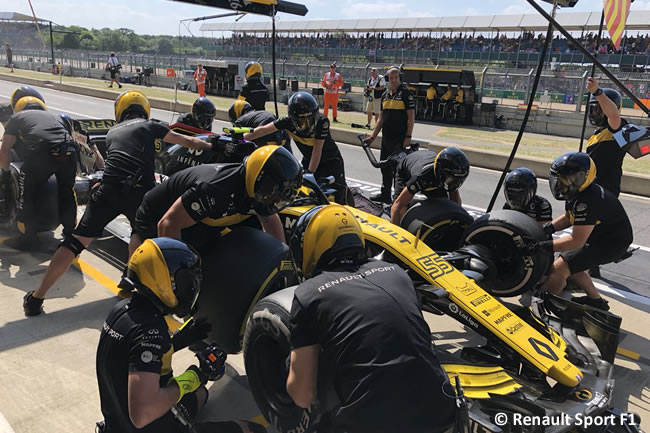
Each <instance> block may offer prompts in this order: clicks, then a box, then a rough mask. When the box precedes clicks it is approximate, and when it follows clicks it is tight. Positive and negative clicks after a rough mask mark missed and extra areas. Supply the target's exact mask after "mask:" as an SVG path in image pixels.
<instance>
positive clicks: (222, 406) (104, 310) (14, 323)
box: [0, 82, 650, 433]
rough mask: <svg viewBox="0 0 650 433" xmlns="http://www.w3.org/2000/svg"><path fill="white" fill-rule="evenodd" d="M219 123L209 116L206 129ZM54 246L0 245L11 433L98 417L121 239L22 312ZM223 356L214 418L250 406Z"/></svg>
mask: <svg viewBox="0 0 650 433" xmlns="http://www.w3.org/2000/svg"><path fill="white" fill-rule="evenodd" d="M14 88H15V84H13V83H3V82H0V101H1V100H2V99H4V98H6V97H7V96H8V95H9V94H10V93H11V91H12V90H13V89H14ZM39 90H41V91H42V93H43V96H44V97H45V98H46V100H47V102H48V106H49V107H50V109H51V110H52V111H55V112H56V111H59V112H67V113H70V114H71V115H73V116H74V117H96V118H112V117H113V105H112V104H111V103H110V102H109V101H106V100H103V99H97V98H90V97H83V96H79V95H70V94H65V93H60V92H56V91H52V90H49V89H39ZM152 116H153V117H156V118H158V119H161V120H165V121H171V120H172V113H170V112H167V111H161V110H152ZM224 125H225V124H223V123H220V122H215V128H214V129H215V130H218V128H220V127H221V126H224ZM341 151H342V152H343V155H344V158H345V161H346V171H347V173H348V176H349V177H350V178H354V179H358V180H362V181H363V183H360V185H361V186H363V187H364V188H365V189H366V190H368V191H370V190H372V189H373V188H375V187H374V186H373V185H372V184H371V183H372V182H377V181H378V180H379V173H378V171H377V170H375V169H373V168H372V167H370V165H369V164H368V162H367V160H366V159H365V155H363V153H362V152H361V149H359V148H357V147H352V146H345V145H342V146H341ZM497 179H498V173H495V172H492V171H487V170H476V169H473V171H472V174H471V175H470V178H469V179H468V182H467V183H466V184H465V186H464V187H463V199H464V202H465V203H466V204H469V205H471V206H475V207H477V208H482V207H485V206H486V204H487V202H488V201H489V197H490V195H491V193H492V189H493V186H494V185H495V183H496V180H497ZM546 190H547V184H546V183H543V182H542V183H541V186H540V192H541V193H542V194H543V195H545V196H548V195H549V194H546ZM623 202H624V205H625V207H626V209H627V210H628V213H630V217H631V218H633V225H634V228H635V234H636V235H637V238H636V241H637V243H641V244H643V245H649V244H650V240H647V241H644V240H642V239H643V236H646V239H647V237H649V234H648V232H649V231H648V230H647V228H648V227H647V224H645V223H643V212H645V211H647V210H648V208H650V201H646V200H643V199H636V198H628V197H625V198H624V199H623ZM553 204H554V205H555V209H556V212H555V213H556V214H558V213H559V212H558V210H561V208H560V207H559V205H558V204H557V203H556V202H554V203H553ZM499 206H500V204H499ZM631 210H632V211H631ZM644 231H645V234H644ZM640 239H641V240H640ZM54 246H55V242H54V241H53V240H50V242H49V243H48V249H49V251H46V252H43V253H37V254H18V253H15V252H13V251H12V250H10V249H8V248H7V247H3V246H1V245H0V262H1V263H0V372H1V374H0V410H2V412H3V413H4V416H5V418H7V420H8V422H9V423H10V424H11V426H12V427H13V429H14V430H15V431H16V432H41V431H42V432H48V433H49V432H51V431H66V432H77V431H78V432H82V431H84V432H87V431H91V429H92V425H93V424H92V423H93V422H94V421H96V420H98V419H100V417H101V413H100V412H99V401H98V395H97V392H96V381H95V376H94V374H95V373H94V368H93V365H94V354H95V348H96V344H97V338H98V336H99V329H100V327H101V323H102V321H103V319H104V317H106V315H107V314H108V310H109V309H110V308H111V307H112V305H114V303H115V302H116V301H117V298H116V297H115V296H114V294H113V293H112V292H111V291H110V290H111V289H113V290H114V285H115V281H117V280H118V279H119V272H120V265H121V263H122V262H123V261H124V260H125V258H126V257H125V255H126V249H125V248H124V244H123V243H122V242H121V241H119V240H117V239H115V238H114V237H111V236H108V237H106V238H104V239H103V240H100V241H99V242H97V243H96V244H95V245H94V246H93V248H91V251H90V252H84V253H83V254H82V256H81V259H82V261H83V264H82V270H83V272H79V271H78V270H74V269H73V270H70V271H68V272H67V273H66V275H65V276H64V277H63V279H62V280H60V281H59V283H57V285H56V286H55V287H54V288H53V289H52V290H51V291H50V293H48V300H47V301H46V303H45V309H46V312H47V313H48V314H46V315H44V316H42V317H38V318H32V319H27V318H25V317H23V315H22V311H21V310H22V309H21V307H20V306H21V303H22V296H23V294H24V292H26V291H27V290H30V289H32V288H34V287H35V286H36V285H37V284H38V282H39V281H40V278H41V277H42V274H43V272H44V271H45V266H47V263H48V261H49V259H50V256H51V253H52V252H53V249H54ZM642 254H648V252H647V251H643V252H642ZM638 257H645V260H644V261H641V262H640V263H639V264H638V266H635V268H638V272H639V275H641V277H642V278H645V280H643V281H645V282H646V286H645V289H643V290H645V291H643V290H642V289H640V288H639V287H640V286H639V285H633V284H629V285H630V290H634V291H635V292H637V293H639V294H641V295H645V296H648V295H650V293H649V292H648V291H647V290H648V288H647V280H648V275H650V270H648V269H647V264H648V263H650V261H648V257H650V256H649V255H645V256H641V254H638V255H637V258H638ZM627 262H629V263H633V262H632V259H630V260H628V261H626V262H623V263H622V264H619V265H616V266H615V268H614V269H615V270H617V271H618V272H621V271H620V270H618V269H619V267H621V266H622V265H624V264H626V263H627ZM613 271H614V270H612V271H609V270H608V272H613ZM606 275H608V274H606ZM616 278H618V276H616ZM82 289H85V290H82ZM107 289H109V290H107ZM606 295H608V297H609V294H607V293H606ZM609 299H610V303H611V305H612V311H613V312H615V313H616V314H619V315H621V316H622V317H624V320H623V330H624V332H623V334H622V341H621V347H623V348H625V349H626V350H628V353H627V354H626V355H625V354H621V355H619V356H618V357H617V360H616V369H615V372H614V377H615V378H616V380H617V384H616V391H615V404H616V406H618V407H620V408H622V409H623V410H629V411H636V412H639V413H640V414H641V416H642V419H643V423H642V426H644V427H645V428H646V429H648V428H650V423H649V421H650V389H649V388H648V383H649V379H648V377H650V375H649V374H648V373H650V362H649V361H648V360H650V344H649V342H648V336H649V334H648V331H647V327H646V326H645V323H644V319H646V318H647V313H648V311H650V307H648V306H647V305H643V304H642V303H641V304H639V303H637V302H631V301H629V300H626V299H624V298H621V297H609ZM426 318H427V321H428V323H429V326H430V327H431V330H432V333H433V338H434V339H435V340H436V344H437V345H438V347H439V348H442V349H448V350H451V351H454V350H457V349H459V348H460V347H461V346H463V345H468V344H469V345H474V344H478V343H479V342H480V340H479V339H477V338H476V337H475V336H474V335H473V334H471V333H467V332H466V331H465V329H464V328H463V327H462V326H460V325H458V324H457V322H455V321H453V320H452V319H450V318H448V317H438V316H432V315H428V314H427V315H426ZM174 361H175V363H174V366H175V368H176V369H177V371H182V370H184V369H185V366H187V365H188V363H190V362H192V361H193V359H192V356H191V354H188V353H180V354H178V355H177V356H175V357H174ZM229 363H230V365H231V367H232V368H231V369H230V370H229V374H228V376H227V377H226V378H225V379H224V380H222V381H219V382H217V383H215V384H213V385H212V387H211V388H210V392H211V403H210V406H209V407H208V408H207V409H208V410H207V411H206V412H205V413H206V414H207V415H204V416H206V417H209V419H214V420H218V419H225V418H227V417H235V418H242V419H253V418H256V417H257V416H258V414H259V411H258V410H257V408H256V406H255V403H254V401H253V400H252V397H251V395H250V393H249V392H248V390H247V383H246V377H245V376H244V373H245V372H244V369H243V362H242V359H241V356H231V357H229ZM0 418H1V416H0ZM256 419H258V420H259V418H256Z"/></svg>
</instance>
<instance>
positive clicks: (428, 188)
mask: <svg viewBox="0 0 650 433" xmlns="http://www.w3.org/2000/svg"><path fill="white" fill-rule="evenodd" d="M467 176H469V161H468V160H467V156H465V153H463V151H462V150H460V149H458V148H457V147H447V148H446V149H443V150H441V151H440V153H438V154H436V153H435V152H431V151H428V150H419V151H417V152H413V153H411V154H409V155H408V156H406V157H405V158H403V159H402V160H401V161H400V162H399V164H398V165H397V170H396V171H395V195H396V196H397V198H396V199H395V201H394V202H393V206H392V207H391V209H390V222H392V223H393V224H396V225H399V223H400V221H401V220H402V217H403V216H404V213H406V210H407V209H408V205H409V203H410V202H411V200H413V197H415V194H417V193H422V194H424V195H426V196H427V198H449V199H450V200H453V201H455V202H456V203H458V204H459V205H460V204H462V201H461V198H460V193H459V192H458V189H459V188H460V187H461V185H462V184H463V182H465V179H467Z"/></svg>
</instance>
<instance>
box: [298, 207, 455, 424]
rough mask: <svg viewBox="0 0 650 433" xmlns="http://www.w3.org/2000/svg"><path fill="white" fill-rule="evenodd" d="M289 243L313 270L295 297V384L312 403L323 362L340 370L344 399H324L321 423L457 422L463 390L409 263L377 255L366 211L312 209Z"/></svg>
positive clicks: (338, 387) (337, 378)
mask: <svg viewBox="0 0 650 433" xmlns="http://www.w3.org/2000/svg"><path fill="white" fill-rule="evenodd" d="M290 248H291V252H292V255H293V258H294V260H295V262H296V265H297V266H298V268H299V269H301V270H302V272H303V274H304V276H305V277H306V278H309V279H308V280H306V281H305V282H303V283H302V284H301V285H300V286H298V288H297V289H296V291H295V294H294V299H293V305H292V307H291V337H290V340H291V341H290V345H291V356H290V367H289V376H288V378H287V392H288V393H289V395H290V396H291V398H292V399H293V401H294V402H295V403H296V404H297V405H298V406H300V407H303V408H308V407H310V405H311V404H312V403H313V402H314V400H315V398H316V395H317V389H316V384H317V374H318V369H319V362H320V363H325V364H326V367H327V370H328V371H330V369H331V371H332V377H333V378H334V379H333V383H332V387H333V389H334V390H335V393H336V396H337V397H338V401H339V402H338V404H337V405H336V406H335V407H328V408H322V409H323V410H324V412H325V413H324V415H323V419H322V421H321V424H320V425H319V429H318V431H319V432H321V433H324V432H326V433H343V432H345V433H359V432H373V433H395V432H409V433H420V432H421V433H425V432H426V433H433V432H445V431H451V429H452V428H453V425H454V422H455V419H456V404H455V400H454V398H453V396H454V391H453V389H452V387H451V386H450V384H449V379H448V378H447V374H446V373H445V371H444V370H443V369H442V367H441V365H440V362H439V361H438V359H437V358H436V355H435V353H434V351H433V345H432V343H431V331H430V329H429V326H428V325H427V323H426V322H425V321H424V318H423V316H422V312H421V310H420V306H419V304H418V299H417V295H416V293H415V288H414V287H413V283H412V282H411V280H410V279H409V277H408V275H407V274H406V272H404V270H403V269H401V268H400V267H399V266H397V265H395V264H393V263H387V262H383V261H379V260H370V259H368V258H367V257H366V253H365V241H364V236H363V233H362V231H361V227H360V225H359V223H358V222H357V219H356V218H355V217H354V215H353V214H352V213H351V212H350V210H349V208H347V207H344V206H340V205H336V204H333V205H327V206H318V207H315V208H313V209H310V210H309V211H307V213H305V214H304V215H303V216H302V217H301V218H300V219H299V220H298V222H297V225H296V227H295V229H294V233H293V235H292V238H291V240H290Z"/></svg>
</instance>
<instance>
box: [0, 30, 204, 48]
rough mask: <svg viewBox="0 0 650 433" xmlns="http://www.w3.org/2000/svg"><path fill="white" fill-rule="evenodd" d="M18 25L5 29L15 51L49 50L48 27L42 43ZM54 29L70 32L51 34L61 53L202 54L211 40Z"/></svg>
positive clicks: (33, 34)
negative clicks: (26, 49) (29, 49)
mask: <svg viewBox="0 0 650 433" xmlns="http://www.w3.org/2000/svg"><path fill="white" fill-rule="evenodd" d="M16 24H18V23H14V25H15V26H16ZM18 26H19V27H21V28H20V29H13V31H12V30H11V29H7V30H9V31H10V32H11V35H10V37H9V39H10V40H11V42H12V45H13V46H14V47H15V48H17V49H20V48H32V49H38V48H42V47H43V42H44V43H45V46H46V47H48V48H49V46H50V32H49V27H48V26H41V35H40V37H41V38H42V39H43V42H41V41H40V40H39V36H38V34H37V31H36V28H35V26H34V25H33V24H18V25H17V26H16V27H18ZM12 27H14V26H12ZM16 30H18V31H16ZM54 30H60V31H67V32H74V33H59V32H54V33H53V35H52V39H53V41H54V47H55V48H57V49H65V50H77V49H78V50H87V51H115V52H129V51H130V52H138V53H152V54H181V55H185V54H191V55H202V54H204V50H203V46H207V45H209V44H210V43H211V42H210V41H211V38H205V37H194V36H182V37H181V39H180V41H179V38H178V36H170V35H139V34H137V33H135V32H134V31H133V30H131V29H126V28H121V29H109V28H103V29H87V28H84V27H80V26H55V27H54ZM2 33H4V32H2ZM179 45H180V47H179Z"/></svg>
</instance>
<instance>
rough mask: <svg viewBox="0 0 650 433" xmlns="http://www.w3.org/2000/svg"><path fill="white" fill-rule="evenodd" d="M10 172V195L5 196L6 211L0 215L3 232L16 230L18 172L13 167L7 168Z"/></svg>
mask: <svg viewBox="0 0 650 433" xmlns="http://www.w3.org/2000/svg"><path fill="white" fill-rule="evenodd" d="M9 170H10V172H11V186H10V190H9V191H10V194H11V197H7V200H8V203H7V210H8V212H7V213H6V214H4V215H0V230H2V231H4V232H13V231H17V227H16V214H17V207H18V193H19V192H18V172H17V171H16V170H15V169H14V168H13V167H10V168H9Z"/></svg>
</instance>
